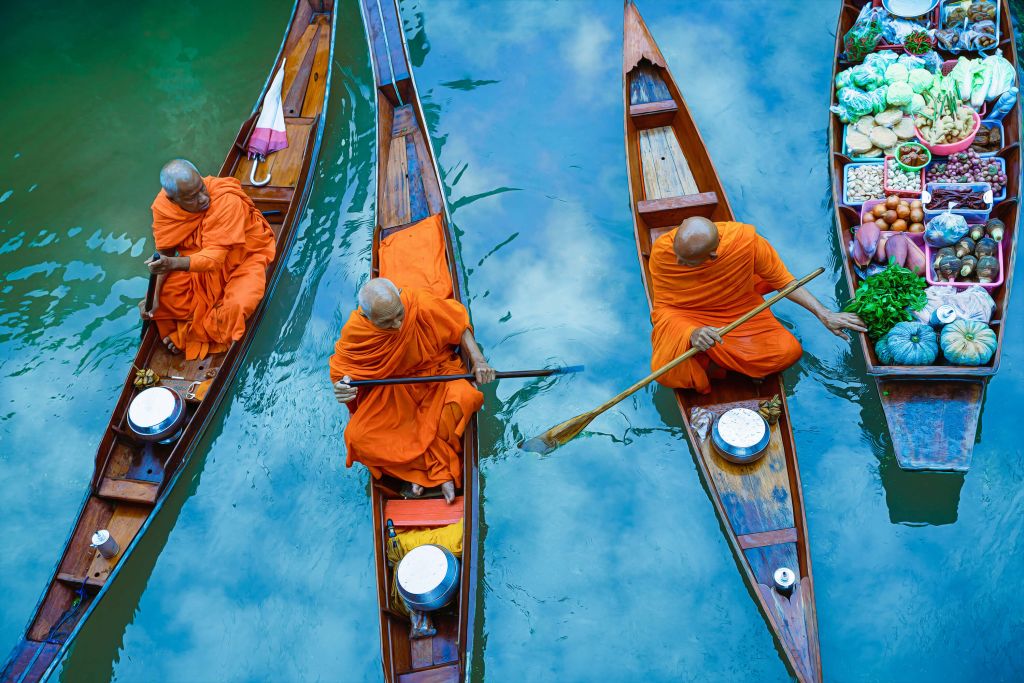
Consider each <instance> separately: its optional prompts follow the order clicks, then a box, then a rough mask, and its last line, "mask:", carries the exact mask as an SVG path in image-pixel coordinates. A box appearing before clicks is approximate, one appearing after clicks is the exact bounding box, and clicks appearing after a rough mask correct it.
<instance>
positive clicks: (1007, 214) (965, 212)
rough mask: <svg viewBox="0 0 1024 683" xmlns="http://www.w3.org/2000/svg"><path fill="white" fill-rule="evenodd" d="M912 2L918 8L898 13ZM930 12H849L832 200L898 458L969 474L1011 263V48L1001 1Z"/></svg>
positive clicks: (947, 1) (833, 136)
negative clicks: (964, 471)
mask: <svg viewBox="0 0 1024 683" xmlns="http://www.w3.org/2000/svg"><path fill="white" fill-rule="evenodd" d="M909 5H916V6H917V7H919V8H920V7H922V6H923V7H924V9H925V10H926V13H925V14H924V15H921V16H916V17H902V16H898V15H897V14H895V13H896V12H901V11H903V10H902V9H901V7H902V6H909ZM928 5H929V3H928V2H927V0H925V1H924V2H917V3H909V2H899V1H897V0H892V1H890V2H887V3H884V6H883V3H882V2H881V1H880V0H875V1H874V2H872V1H871V0H846V1H845V2H844V3H843V5H842V10H841V12H840V16H839V29H838V31H837V33H836V63H835V72H834V79H833V83H832V107H831V116H830V124H829V130H830V140H829V141H830V145H831V157H832V190H833V198H834V201H835V206H836V215H837V222H836V227H837V229H838V231H839V243H840V244H841V245H842V248H843V259H842V262H843V265H844V269H845V271H846V278H847V282H848V284H849V286H850V291H851V292H852V293H853V299H852V300H851V301H850V302H849V304H848V305H847V310H849V311H853V312H856V313H857V314H858V315H860V317H861V318H862V319H863V320H864V321H865V323H866V325H867V327H868V331H867V333H866V334H861V335H860V338H861V347H862V349H863V352H864V357H865V361H866V364H867V369H868V372H869V373H870V374H872V375H874V376H875V379H876V381H877V384H878V390H879V395H880V399H881V402H882V407H883V409H884V411H885V415H886V419H887V421H888V423H889V432H890V435H891V437H892V441H893V449H894V450H895V453H896V458H897V460H898V462H899V464H900V466H901V467H903V468H904V469H911V470H960V471H963V470H966V469H967V468H968V467H969V466H970V461H971V455H972V451H973V448H974V442H975V439H976V435H977V428H978V419H979V415H980V412H981V404H982V398H983V395H984V390H985V385H986V383H987V381H988V380H989V378H991V377H992V375H994V374H995V372H996V370H997V369H998V368H999V355H1000V350H1001V348H1002V344H1003V330H1004V329H1005V325H1006V310H1007V306H1008V303H1009V296H1010V283H1011V279H1012V274H1013V264H1014V259H1015V254H1016V224H1017V213H1018V207H1019V200H1020V132H1021V118H1020V107H1019V106H1017V99H1018V83H1017V51H1016V48H1015V46H1014V43H1013V31H1012V27H1011V24H1010V12H1009V7H1008V6H1007V4H1006V0H938V1H937V2H934V3H931V8H930V9H929V8H928ZM916 11H923V10H922V9H917V10H916ZM925 36H927V40H925Z"/></svg>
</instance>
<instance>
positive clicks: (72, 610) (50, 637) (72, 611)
mask: <svg viewBox="0 0 1024 683" xmlns="http://www.w3.org/2000/svg"><path fill="white" fill-rule="evenodd" d="M88 580H89V577H88V576H86V577H85V578H84V579H82V585H81V586H79V587H78V591H77V593H78V599H77V600H76V601H75V602H73V603H72V604H71V607H69V608H67V609H66V610H64V614H63V616H61V618H60V621H58V622H57V623H56V624H54V625H53V627H52V628H51V629H50V632H49V633H48V634H46V638H45V639H44V640H43V642H41V643H39V647H37V648H36V653H35V654H34V655H32V659H31V660H30V661H29V663H28V666H26V667H25V668H24V670H22V672H21V675H20V676H18V680H17V681H15V683H25V677H26V676H28V675H29V673H30V672H31V671H32V667H34V666H35V665H36V662H37V661H38V660H39V655H41V654H42V653H43V648H44V647H46V646H47V645H62V644H63V641H60V640H56V638H58V637H60V636H62V635H63V637H64V638H67V636H68V635H69V634H67V633H64V634H61V632H60V629H61V627H62V626H64V624H65V623H67V621H68V619H70V618H72V617H74V616H76V615H77V614H78V611H79V610H80V609H81V608H82V605H84V604H85V583H86V581H88Z"/></svg>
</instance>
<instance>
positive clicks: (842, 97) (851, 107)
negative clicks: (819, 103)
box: [831, 88, 875, 123]
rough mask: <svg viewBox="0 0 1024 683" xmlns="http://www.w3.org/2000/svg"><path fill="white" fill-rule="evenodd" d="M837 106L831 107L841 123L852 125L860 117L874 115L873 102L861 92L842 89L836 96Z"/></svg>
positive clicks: (854, 89)
mask: <svg viewBox="0 0 1024 683" xmlns="http://www.w3.org/2000/svg"><path fill="white" fill-rule="evenodd" d="M836 99H837V100H838V101H839V104H837V105H835V106H834V107H831V110H832V113H834V114H837V115H838V116H839V118H840V119H841V120H842V122H843V123H853V122H854V121H856V120H857V119H859V118H860V117H862V116H867V115H868V114H874V113H875V112H874V100H873V99H872V98H871V96H870V95H868V94H867V93H866V92H864V91H863V90H858V89H857V88H843V89H842V90H840V91H839V93H838V95H836Z"/></svg>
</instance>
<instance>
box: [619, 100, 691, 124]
mask: <svg viewBox="0 0 1024 683" xmlns="http://www.w3.org/2000/svg"><path fill="white" fill-rule="evenodd" d="M677 111H679V106H678V105H677V104H676V103H675V102H674V101H673V100H661V101H659V102H646V103H644V104H631V105H629V116H630V118H632V119H633V123H634V124H636V127H637V129H638V130H646V129H648V128H658V127H661V126H671V125H672V121H673V119H675V117H676V112H677Z"/></svg>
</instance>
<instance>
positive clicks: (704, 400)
mask: <svg viewBox="0 0 1024 683" xmlns="http://www.w3.org/2000/svg"><path fill="white" fill-rule="evenodd" d="M623 38H624V49H623V100H624V111H625V143H626V158H627V164H626V165H627V171H628V178H629V184H630V203H631V206H632V209H633V224H634V234H635V237H636V246H637V257H638V259H639V262H640V266H641V273H642V275H643V282H644V287H645V290H646V293H647V299H648V304H649V305H651V304H652V303H653V301H652V289H651V281H650V271H649V268H648V257H649V254H650V249H651V242H652V240H651V229H652V228H651V226H649V225H648V224H647V223H646V221H645V219H644V216H643V215H642V214H641V211H640V203H641V201H643V200H644V199H645V197H646V194H645V186H644V174H643V170H642V168H641V152H640V151H639V144H638V126H637V122H636V121H634V117H635V116H636V117H639V116H642V115H643V112H644V111H645V110H649V109H652V108H653V107H646V108H644V107H641V108H634V109H633V113H632V115H631V97H630V84H631V73H632V72H633V70H634V68H635V67H637V66H638V64H640V63H641V60H643V59H646V60H647V61H648V62H649V63H650V65H651V66H652V67H653V68H654V69H655V70H656V71H657V72H658V73H660V75H661V77H662V78H663V79H664V82H665V85H667V88H668V92H669V94H670V95H671V99H672V100H673V102H674V103H675V105H676V110H677V111H676V113H675V115H674V117H673V118H672V123H671V126H672V128H673V130H674V131H675V135H676V138H677V140H678V142H679V145H680V147H681V149H682V151H683V154H684V155H685V157H686V161H687V162H688V163H689V165H690V168H691V169H692V170H693V176H694V178H695V179H696V180H697V184H698V190H699V191H700V192H705V193H706V192H714V193H716V194H717V197H718V203H717V205H715V206H714V207H712V208H710V209H708V210H706V213H705V215H706V217H708V218H711V219H712V220H715V221H731V220H734V217H733V212H732V209H731V207H730V205H729V202H728V199H727V197H726V195H725V191H724V190H723V188H722V184H721V181H720V180H719V178H718V174H717V172H716V171H715V168H714V165H713V163H712V161H711V159H710V157H709V156H708V154H707V149H706V146H705V144H704V141H703V139H702V138H701V136H700V132H699V130H698V128H697V126H696V124H695V122H694V121H693V117H692V115H691V114H690V110H689V108H688V107H687V105H686V101H685V100H684V99H683V97H682V95H681V94H680V93H679V91H678V88H677V87H676V83H675V81H674V79H673V78H672V75H671V73H670V71H669V69H668V66H667V64H666V63H665V60H664V57H663V56H662V55H661V52H660V50H659V49H658V47H657V44H656V43H655V42H654V39H653V37H652V36H651V35H650V32H649V31H648V29H647V26H646V25H645V24H644V22H643V19H642V18H641V17H640V14H639V11H638V10H637V8H636V6H635V4H633V3H632V2H631V1H627V2H626V5H625V16H624V36H623ZM657 109H659V110H662V109H670V107H659V108H657ZM775 394H778V395H779V396H780V397H781V399H782V402H783V411H782V416H781V418H780V421H779V423H778V426H777V433H778V435H779V437H780V440H781V444H782V451H783V453H784V461H785V464H786V470H787V479H788V495H789V497H790V499H791V501H792V522H793V525H792V528H790V529H785V530H780V533H777V534H776V533H774V532H767V533H764V534H763V535H754V534H752V535H750V536H747V537H746V538H745V539H744V540H743V541H741V539H739V538H738V536H740V534H738V533H737V532H736V530H735V529H734V524H735V523H736V521H737V520H736V518H735V517H732V518H731V517H730V513H731V511H730V509H729V508H728V506H727V505H726V504H725V503H724V502H723V499H722V494H721V491H720V488H719V484H718V483H717V482H716V475H718V474H719V472H717V471H715V470H714V469H713V468H718V467H721V466H720V465H718V464H717V463H724V461H721V460H720V459H717V460H716V458H717V456H714V457H709V458H706V457H704V456H702V453H701V445H700V444H701V440H700V438H699V436H698V435H697V434H696V433H695V431H694V427H693V425H692V424H691V423H690V419H689V418H690V410H691V409H692V408H694V407H696V406H704V407H708V408H709V409H714V408H715V407H716V406H723V405H728V404H732V403H735V402H745V403H747V404H750V405H752V404H751V402H752V401H757V400H764V399H767V398H771V397H772V396H773V395H775ZM675 396H676V401H677V404H678V405H679V410H680V414H681V416H682V419H683V423H684V424H685V426H686V432H687V437H688V438H689V440H690V443H691V445H692V448H693V455H694V459H695V460H696V462H697V465H698V466H699V469H700V473H701V478H702V480H703V483H704V486H705V487H706V489H707V491H708V495H709V497H710V498H711V501H712V503H713V504H714V506H715V511H716V513H717V514H718V518H719V521H720V523H721V526H722V530H723V532H724V533H725V536H726V538H728V540H729V544H730V546H731V547H732V549H733V553H734V557H735V559H736V562H737V565H738V566H739V568H740V570H741V572H742V573H743V575H744V578H745V579H746V580H747V584H748V586H749V588H750V589H751V593H752V595H753V597H754V599H755V600H756V602H757V604H758V606H759V607H760V609H761V612H762V615H763V616H764V617H765V619H766V621H767V623H768V626H769V628H770V629H771V631H772V633H773V635H774V637H775V640H776V643H777V645H778V646H779V651H780V654H781V656H782V658H783V660H784V661H785V662H786V664H787V665H788V667H789V668H790V669H791V670H792V671H793V673H794V674H796V676H797V678H798V679H799V680H800V681H820V680H821V679H822V673H821V658H820V649H819V645H818V636H817V614H816V609H815V601H814V581H813V573H812V568H811V557H810V549H809V542H808V536H807V520H806V515H805V512H804V504H803V493H802V491H803V489H802V485H801V482H800V470H799V466H798V462H797V457H796V446H795V443H794V440H793V433H792V428H791V425H790V419H789V408H788V405H787V403H786V399H785V397H786V391H785V386H784V384H783V381H782V376H781V375H773V376H770V377H767V378H765V379H764V381H763V383H761V384H758V383H754V382H752V381H750V380H749V379H747V378H741V377H738V376H735V375H730V376H729V377H728V378H726V379H725V380H719V381H715V382H713V383H712V393H711V394H709V395H706V396H702V395H699V394H696V393H695V392H691V391H676V392H675ZM766 458H767V456H766ZM763 462H765V459H762V460H761V461H759V463H763ZM746 467H747V468H750V469H749V471H748V474H750V475H752V476H755V477H759V476H761V475H760V474H758V472H763V470H759V465H758V463H755V464H753V465H748V466H746ZM725 469H728V468H725ZM742 476H747V474H744V475H742ZM732 514H733V515H735V512H732ZM766 531H767V530H766ZM794 536H795V539H796V540H795V544H794V545H795V553H796V557H797V560H798V565H799V566H798V567H794V568H793V569H794V570H795V571H796V572H797V574H798V575H799V585H800V589H799V590H802V591H803V593H802V594H801V596H798V595H797V592H799V591H795V592H794V596H793V602H792V603H785V604H787V605H794V606H796V605H797V602H798V597H799V598H800V600H802V602H800V603H799V607H794V608H793V609H794V610H795V611H789V612H786V611H785V610H786V609H789V608H788V607H787V608H778V607H777V605H778V604H779V599H778V598H777V597H776V596H777V593H775V591H774V589H773V588H771V587H769V586H767V585H765V583H764V582H763V581H759V579H758V577H757V576H756V575H755V571H754V568H753V567H752V565H751V561H750V560H749V559H748V557H747V556H746V555H745V552H744V551H745V548H744V547H743V546H744V544H746V543H747V542H748V541H749V540H750V539H754V538H756V539H757V542H756V543H753V545H755V546H757V547H767V546H772V545H773V544H775V543H776V542H781V543H778V544H777V545H775V547H776V548H778V547H781V546H782V545H787V543H786V542H787V541H788V539H790V538H793V537H794ZM761 544H763V546H761ZM782 600H783V601H785V598H782ZM770 603H771V604H770ZM787 615H788V616H790V617H791V616H793V615H798V616H800V617H802V621H803V626H802V628H803V629H804V637H803V638H800V637H799V635H797V636H794V635H793V633H792V632H791V630H790V628H789V627H788V626H787V619H786V616H787ZM799 630H800V628H797V629H796V631H799ZM794 637H795V641H794V640H793V638H794Z"/></svg>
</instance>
